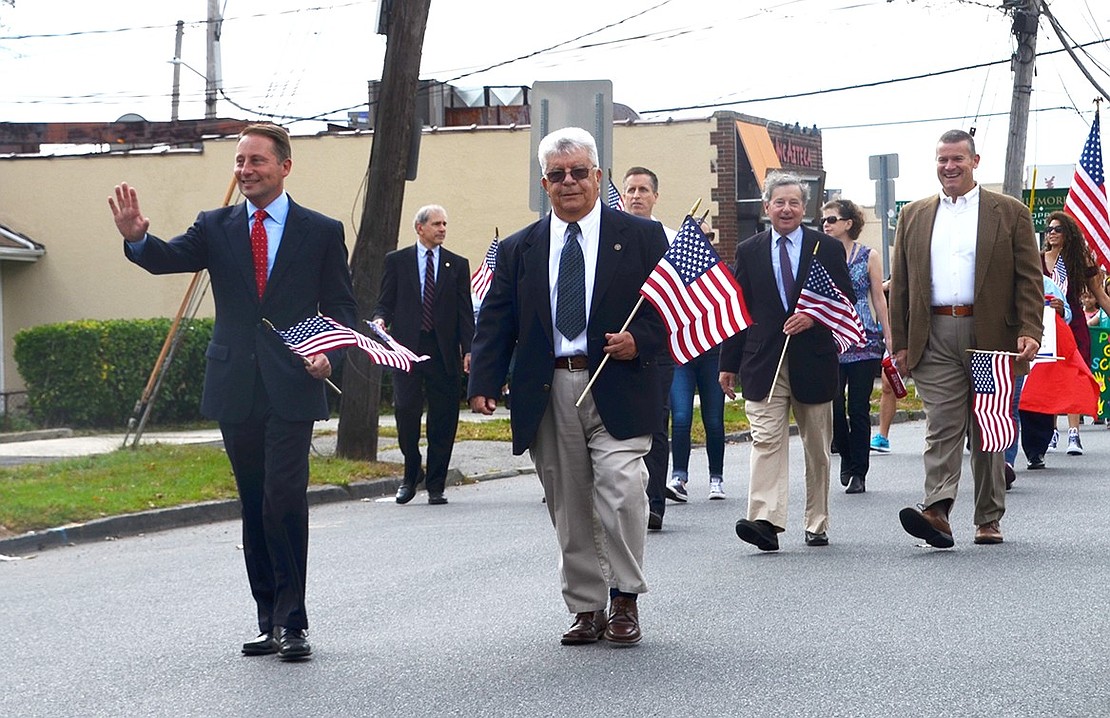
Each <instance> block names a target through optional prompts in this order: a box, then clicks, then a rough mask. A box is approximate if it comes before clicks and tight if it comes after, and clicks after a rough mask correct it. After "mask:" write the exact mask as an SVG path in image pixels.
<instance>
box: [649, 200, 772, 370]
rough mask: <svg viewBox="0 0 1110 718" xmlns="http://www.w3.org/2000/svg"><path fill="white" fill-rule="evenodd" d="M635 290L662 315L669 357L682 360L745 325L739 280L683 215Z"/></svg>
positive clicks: (701, 352)
mask: <svg viewBox="0 0 1110 718" xmlns="http://www.w3.org/2000/svg"><path fill="white" fill-rule="evenodd" d="M640 294H641V295H643V297H644V298H645V299H647V300H648V301H649V302H651V303H652V305H653V306H654V307H655V309H656V310H657V311H658V312H659V314H660V315H661V316H662V317H663V321H664V322H666V324H667V329H668V330H669V333H670V348H671V356H673V357H674V359H675V361H677V362H678V363H679V364H685V363H686V362H688V361H690V360H691V359H693V358H694V357H696V356H698V355H699V354H704V353H705V352H707V351H709V350H710V349H712V348H713V347H715V346H717V345H718V344H720V343H721V342H723V341H724V340H725V339H728V338H729V337H731V336H732V335H733V334H736V333H738V332H741V331H743V330H744V329H746V328H747V327H748V325H749V324H751V321H752V320H751V316H750V315H749V314H748V307H747V305H746V304H745V303H744V295H743V294H742V293H741V291H740V285H738V284H737V283H736V279H735V278H734V277H733V276H732V272H731V271H729V268H728V267H727V266H725V265H724V263H722V262H721V258H720V257H719V256H718V255H717V252H716V251H715V250H714V249H713V246H712V245H711V244H709V240H708V239H706V237H705V234H704V233H703V232H702V231H701V227H699V226H698V223H697V222H696V221H695V220H694V219H693V218H692V217H689V216H687V217H686V221H685V222H683V223H682V227H681V229H679V231H678V235H677V236H676V237H675V239H674V242H672V243H671V246H670V248H669V249H668V250H667V253H666V254H664V255H663V258H662V259H660V260H659V264H657V265H655V269H653V270H652V272H651V274H650V275H649V276H648V278H647V281H646V282H644V286H642V287H641V288H640Z"/></svg>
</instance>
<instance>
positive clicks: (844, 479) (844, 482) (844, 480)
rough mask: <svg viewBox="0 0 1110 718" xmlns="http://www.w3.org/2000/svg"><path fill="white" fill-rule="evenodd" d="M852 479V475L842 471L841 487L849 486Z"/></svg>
mask: <svg viewBox="0 0 1110 718" xmlns="http://www.w3.org/2000/svg"><path fill="white" fill-rule="evenodd" d="M851 478H852V475H851V474H850V473H848V472H847V471H841V472H840V485H841V486H847V485H848V482H849V481H850V480H851Z"/></svg>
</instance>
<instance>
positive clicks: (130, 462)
mask: <svg viewBox="0 0 1110 718" xmlns="http://www.w3.org/2000/svg"><path fill="white" fill-rule="evenodd" d="M309 464H310V472H311V474H310V475H311V479H310V480H311V483H313V484H332V485H340V486H345V485H347V484H349V483H351V482H353V481H359V480H364V479H371V478H377V477H381V476H398V475H400V473H401V472H402V470H403V467H402V466H401V465H400V464H395V463H386V462H377V463H367V462H365V461H348V460H345V459H336V458H334V457H318V456H311V457H310V458H309ZM235 496H236V491H235V479H234V478H233V477H232V475H231V467H230V465H229V464H228V461H227V456H226V455H225V454H224V451H223V449H221V448H219V447H213V446H196V445H193V446H175V445H170V444H150V445H146V446H140V447H139V448H138V449H134V450H132V449H120V450H118V451H114V452H112V453H109V454H100V455H97V456H89V457H84V458H80V459H66V460H63V461H51V462H46V463H42V464H24V465H22V466H17V467H10V468H3V469H0V536H4V535H11V534H19V533H23V532H25V531H34V530H38V529H45V528H50V527H53V526H63V525H65V524H69V523H77V522H82V521H88V520H90V519H96V518H102V517H105V516H117V515H120V514H126V513H134V512H136V511H145V510H147V509H156V508H165V507H167V506H179V505H182V504H190V503H197V502H201V501H211V500H214V499H229V498H235Z"/></svg>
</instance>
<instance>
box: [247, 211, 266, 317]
mask: <svg viewBox="0 0 1110 718" xmlns="http://www.w3.org/2000/svg"><path fill="white" fill-rule="evenodd" d="M268 216H269V215H267V214H266V210H264V209H259V210H255V213H254V226H252V227H251V256H253V257H254V282H255V284H257V285H258V298H259V299H261V298H262V293H263V292H265V291H266V274H267V272H266V270H267V265H268V264H269V261H270V258H269V252H270V250H269V238H268V237H267V236H266V225H265V224H263V221H264V220H265V219H266V217H268Z"/></svg>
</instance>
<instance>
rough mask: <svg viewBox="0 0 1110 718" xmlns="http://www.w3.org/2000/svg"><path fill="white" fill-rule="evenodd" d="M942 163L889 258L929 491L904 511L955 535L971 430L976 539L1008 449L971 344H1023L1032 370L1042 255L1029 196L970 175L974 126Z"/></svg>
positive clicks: (893, 310)
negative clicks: (983, 416) (979, 416)
mask: <svg viewBox="0 0 1110 718" xmlns="http://www.w3.org/2000/svg"><path fill="white" fill-rule="evenodd" d="M936 162H937V178H938V179H939V180H940V184H941V193H940V194H939V195H934V196H932V197H928V198H926V199H921V200H918V201H916V202H912V203H910V204H908V205H906V206H905V207H904V208H903V209H902V211H901V213H900V215H899V217H898V227H897V229H896V231H895V240H894V258H893V260H892V263H891V278H890V324H891V337H892V340H891V348H892V349H893V350H894V358H895V361H896V362H897V364H898V368H899V369H900V370H902V371H908V372H911V373H912V375H913V378H914V383H915V384H916V386H917V393H918V396H920V397H921V400H922V402H923V403H924V405H925V453H924V454H923V455H922V459H923V460H924V464H925V498H924V500H923V501H922V503H921V504H919V505H918V507H917V508H912V507H907V508H904V509H902V511H901V513H900V514H899V519H900V520H901V522H902V528H903V529H905V531H906V533H908V534H910V535H911V536H914V537H916V538H919V539H922V540H924V541H925V542H926V543H927V544H929V545H930V546H934V547H936V548H949V547H951V546H953V545H954V539H953V535H952V527H951V524H950V523H949V520H948V515H949V512H950V511H951V509H952V504H953V503H954V502H955V499H956V490H957V488H958V486H959V483H960V472H961V467H962V463H963V451H964V442H965V440H966V437H968V436H970V439H971V441H970V443H971V472H972V476H973V477H974V480H975V513H974V520H975V543H977V544H996V543H1001V542H1002V531H1001V529H1000V527H999V521H1000V519H1001V518H1002V515H1003V514H1004V513H1005V512H1006V478H1005V458H1004V456H1003V453H1002V452H1001V451H998V452H984V451H982V449H981V448H980V447H981V446H982V443H981V437H980V431H979V427H978V426H977V425H976V423H975V421H973V420H972V415H971V406H972V395H973V393H974V391H973V386H972V377H971V370H970V362H971V359H970V357H971V354H970V353H969V350H973V349H984V350H989V351H1004V352H1016V354H1017V361H1016V362H1015V365H1014V370H1015V372H1016V373H1020V374H1025V373H1026V372H1027V371H1028V369H1029V360H1031V359H1032V358H1033V357H1034V356H1035V355H1036V354H1037V349H1038V348H1039V346H1040V336H1041V332H1042V326H1041V324H1042V316H1043V304H1044V294H1043V292H1042V289H1043V284H1042V281H1041V269H1040V256H1039V255H1038V252H1037V242H1036V238H1035V237H1034V235H1033V222H1032V219H1031V218H1030V216H1029V210H1028V209H1026V208H1025V205H1023V204H1022V203H1021V202H1019V201H1018V200H1016V199H1014V198H1013V197H1008V196H1006V195H1002V194H997V193H994V192H989V191H987V190H985V189H983V188H981V187H980V186H979V185H978V184H977V183H976V182H975V175H974V173H975V169H976V168H977V167H978V166H979V155H977V154H976V153H975V139H974V138H973V137H972V136H971V135H970V134H968V133H967V132H964V131H962V130H950V131H948V132H945V133H944V134H943V135H941V137H940V141H939V142H938V143H937V151H936Z"/></svg>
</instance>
